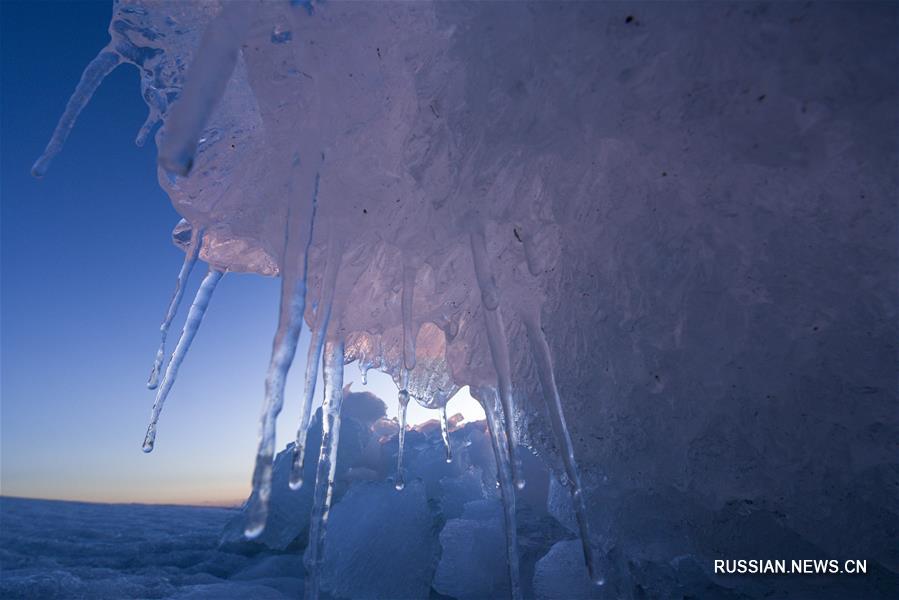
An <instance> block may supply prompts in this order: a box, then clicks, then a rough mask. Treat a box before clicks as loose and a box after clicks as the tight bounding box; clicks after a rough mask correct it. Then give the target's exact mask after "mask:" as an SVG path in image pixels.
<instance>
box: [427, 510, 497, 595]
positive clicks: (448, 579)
mask: <svg viewBox="0 0 899 600" xmlns="http://www.w3.org/2000/svg"><path fill="white" fill-rule="evenodd" d="M472 540H477V543H476V544H472ZM440 545H441V547H442V549H443V551H442V553H441V555H440V563H439V565H438V566H437V572H436V573H435V575H434V589H435V590H437V591H438V592H440V593H441V594H445V595H448V596H452V597H454V598H458V599H459V600H468V599H476V598H502V597H508V596H509V578H508V574H507V573H508V572H507V569H506V561H505V555H506V550H505V536H504V534H503V520H502V509H501V507H500V504H499V502H497V501H495V500H494V501H493V502H490V503H485V502H484V501H475V502H473V503H469V504H466V505H465V512H464V514H463V516H462V518H459V519H450V520H449V521H447V522H446V525H444V527H443V529H442V530H441V531H440Z"/></svg>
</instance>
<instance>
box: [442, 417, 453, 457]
mask: <svg viewBox="0 0 899 600" xmlns="http://www.w3.org/2000/svg"><path fill="white" fill-rule="evenodd" d="M440 435H441V436H442V437H443V445H444V446H445V447H446V462H448V463H451V462H453V447H452V445H451V444H450V437H449V423H448V422H447V419H446V404H444V405H443V408H442V409H440Z"/></svg>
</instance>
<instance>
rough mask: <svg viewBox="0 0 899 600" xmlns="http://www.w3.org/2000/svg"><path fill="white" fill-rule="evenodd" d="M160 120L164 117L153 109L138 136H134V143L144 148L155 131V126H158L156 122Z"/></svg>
mask: <svg viewBox="0 0 899 600" xmlns="http://www.w3.org/2000/svg"><path fill="white" fill-rule="evenodd" d="M160 121H162V117H160V116H159V113H158V112H156V111H155V110H152V109H151V110H150V114H148V115H147V119H146V120H145V121H144V124H143V125H141V128H140V130H139V131H138V132H137V136H135V138H134V145H135V146H137V147H138V148H143V147H144V144H146V143H147V138H148V137H149V136H150V132H151V131H153V128H154V127H156V124H157V123H159V122H160Z"/></svg>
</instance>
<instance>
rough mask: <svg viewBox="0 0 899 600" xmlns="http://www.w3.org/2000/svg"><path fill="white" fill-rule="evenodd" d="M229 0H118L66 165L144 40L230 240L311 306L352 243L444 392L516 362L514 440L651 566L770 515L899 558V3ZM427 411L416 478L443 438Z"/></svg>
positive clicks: (245, 263)
mask: <svg viewBox="0 0 899 600" xmlns="http://www.w3.org/2000/svg"><path fill="white" fill-rule="evenodd" d="M311 6H312V5H311V4H310V5H309V7H311ZM221 8H222V4H220V3H217V2H208V3H205V2H204V3H195V4H194V3H169V2H152V1H149V0H147V1H137V0H134V1H123V2H120V3H117V4H116V5H115V9H114V16H113V20H112V23H111V25H110V35H111V42H110V45H109V46H108V47H107V48H106V49H104V50H102V51H101V53H100V55H99V56H98V58H97V59H96V60H95V61H94V62H93V63H91V65H89V66H88V68H87V70H86V71H85V74H84V77H83V79H82V83H81V84H79V86H78V88H77V89H76V91H75V94H74V95H73V97H72V100H71V102H70V104H69V106H68V107H67V108H66V110H65V112H64V114H63V116H62V118H61V120H60V126H59V127H58V128H57V132H56V134H54V136H53V138H52V140H51V142H50V144H49V145H48V150H47V153H46V154H45V155H44V156H43V157H42V158H41V159H40V160H39V161H38V163H36V165H35V172H37V173H43V172H44V171H45V170H46V165H47V163H48V162H49V159H50V158H52V156H53V155H54V154H55V153H56V152H58V151H59V148H60V146H61V144H62V142H63V141H64V139H65V136H66V135H67V134H68V132H69V131H70V130H71V126H72V123H73V121H74V118H75V117H76V116H77V114H78V111H79V110H80V109H81V107H83V105H84V102H86V101H87V99H88V98H89V96H90V94H91V93H92V91H93V89H95V87H96V85H98V84H99V82H100V81H101V80H102V77H103V75H104V74H105V73H106V72H108V71H109V69H111V68H113V67H114V66H115V65H116V64H122V63H130V64H134V65H137V66H139V67H140V68H141V73H142V76H141V89H142V92H143V96H144V98H145V100H146V101H147V103H148V106H149V111H150V115H149V117H148V121H147V124H145V126H144V127H142V128H141V132H140V135H141V136H144V135H146V133H147V131H148V126H152V125H153V124H154V123H155V122H156V121H161V122H162V123H163V125H162V128H161V130H160V132H159V133H157V143H158V146H159V148H160V158H161V160H160V164H161V165H162V166H163V167H164V168H163V169H161V171H160V183H161V185H162V186H163V188H164V189H165V190H166V192H167V193H168V194H169V196H170V198H171V200H172V203H173V205H174V206H175V207H176V209H177V210H178V211H179V212H180V213H181V214H182V216H183V217H184V218H186V219H187V220H188V221H189V222H190V223H191V225H192V226H193V227H194V228H197V229H199V228H203V230H204V232H205V233H204V235H203V240H202V244H201V247H200V259H201V260H203V261H205V262H207V263H209V264H210V265H212V266H213V267H215V268H217V269H220V270H223V271H225V270H230V271H247V272H254V273H259V274H262V275H269V276H270V275H279V276H280V277H281V278H282V282H283V286H284V293H283V294H282V296H283V298H284V299H285V300H284V301H282V316H283V315H285V314H287V313H286V312H285V310H284V309H288V308H290V307H291V306H296V304H291V300H292V299H293V298H297V296H296V295H295V294H294V291H295V290H296V289H297V287H296V286H297V285H298V284H299V283H304V284H305V285H306V286H307V287H308V290H307V291H308V294H309V297H310V298H315V299H318V298H322V297H325V296H324V295H323V289H324V288H325V287H327V286H326V284H325V283H324V282H325V281H326V279H327V278H326V277H325V276H324V273H325V270H326V269H327V263H328V260H327V257H328V255H329V253H330V247H331V246H330V244H331V240H333V239H334V236H338V237H339V238H340V239H342V240H345V241H346V247H345V248H344V249H343V252H342V259H341V263H340V268H339V274H338V275H337V276H336V281H335V285H334V288H335V289H334V298H335V302H334V305H333V306H332V314H331V319H332V321H333V322H334V323H337V325H335V326H334V327H335V331H336V332H337V333H339V335H340V337H341V338H342V339H343V340H344V341H345V343H346V356H345V360H346V361H352V360H356V359H359V360H360V364H362V365H363V368H369V367H371V368H378V369H381V370H384V371H385V372H388V373H389V374H390V375H391V376H392V377H393V378H394V380H395V381H396V382H397V384H398V387H401V388H402V389H405V390H406V391H407V392H408V393H409V394H410V396H411V398H414V399H415V401H416V402H419V403H426V404H433V405H434V406H438V407H439V406H441V402H445V398H446V397H448V396H447V394H451V393H452V391H453V390H454V389H456V388H458V387H460V386H462V385H472V386H473V387H481V388H490V389H493V390H496V392H498V395H499V397H500V399H501V403H500V404H501V409H502V413H503V415H502V423H503V424H504V427H503V429H504V431H505V439H506V440H507V442H508V444H507V445H508V446H509V450H510V457H509V459H510V465H511V466H513V467H515V468H516V471H517V470H518V469H517V460H516V459H517V458H518V456H517V454H518V453H517V452H516V448H515V441H516V436H518V437H520V439H521V440H522V441H523V442H524V443H525V444H527V445H528V446H530V447H532V448H534V449H536V450H537V451H538V452H539V453H540V454H541V456H542V457H543V459H544V460H545V461H546V462H547V464H549V465H551V467H552V468H553V470H554V471H555V473H556V477H557V478H559V479H560V481H561V478H562V475H563V474H564V478H565V483H564V484H563V487H565V488H567V491H568V495H569V497H570V498H571V499H572V500H574V505H575V507H576V510H575V511H574V512H573V513H572V514H573V516H574V517H575V522H578V521H579V522H580V523H581V525H580V526H579V527H578V531H579V532H580V533H579V535H580V536H581V537H582V538H585V539H586V538H589V537H590V534H589V533H586V532H587V529H586V527H585V526H584V525H583V524H585V523H586V519H585V518H584V517H585V516H589V519H590V521H591V522H592V524H593V528H594V532H595V534H596V537H597V542H598V543H600V544H601V547H602V551H603V553H604V554H609V553H612V552H613V550H616V549H617V550H616V551H617V552H619V556H620V557H621V558H622V560H623V561H624V564H629V562H628V561H631V562H633V563H634V564H637V565H638V567H639V568H635V569H636V570H631V569H624V570H623V571H621V574H622V575H621V576H622V577H624V578H627V577H633V578H634V581H631V583H633V584H634V586H637V585H640V581H637V580H639V579H640V578H643V582H642V583H645V584H646V585H647V586H649V585H650V583H651V582H652V581H655V582H657V583H658V582H663V583H658V585H659V586H662V587H657V588H653V589H656V590H659V589H663V588H664V585H666V584H665V583H664V582H668V583H667V585H675V583H673V582H676V581H677V578H676V577H675V576H674V575H672V572H677V573H679V572H680V571H678V570H677V569H674V568H673V567H671V564H672V561H674V560H675V559H676V558H677V557H682V556H693V555H694V554H695V555H697V556H702V557H703V560H702V561H699V563H698V564H702V565H704V564H707V562H708V560H710V559H711V558H712V557H713V556H714V557H718V556H720V555H721V554H722V553H724V552H726V551H730V552H732V553H733V552H736V551H737V550H738V549H739V548H741V545H740V544H742V543H743V541H751V540H757V539H758V533H757V532H756V531H754V530H753V528H752V524H753V523H755V522H756V521H754V520H753V519H759V520H761V521H763V522H766V523H767V522H768V521H771V522H772V523H773V524H772V527H773V528H775V529H777V528H781V529H784V530H785V531H787V532H788V533H789V534H790V535H786V536H785V539H787V540H790V543H791V545H790V546H787V547H784V551H787V550H786V549H787V548H794V549H797V550H796V551H799V550H801V549H807V548H809V547H811V548H816V549H820V552H821V553H822V554H827V555H838V554H842V553H845V552H849V551H851V552H853V553H855V554H858V555H866V556H868V557H869V560H870V561H872V562H873V563H876V564H878V565H886V566H885V567H883V568H885V569H887V570H889V571H890V572H891V573H895V565H896V564H899V556H897V552H899V550H897V548H896V544H895V543H894V540H895V535H893V533H894V532H895V531H896V527H897V522H896V514H895V509H894V507H895V498H894V495H890V493H888V492H887V491H885V490H890V489H893V488H894V485H893V483H892V482H894V481H895V473H896V453H895V443H894V440H895V439H897V437H899V422H897V420H899V417H897V413H896V410H895V401H896V394H895V365H896V358H897V356H896V352H897V346H896V344H895V340H896V339H897V330H896V323H897V322H899V321H897V319H896V306H899V293H897V287H896V281H895V272H896V269H897V264H899V263H897V260H896V258H897V256H896V245H895V239H896V235H897V222H899V220H897V219H896V205H895V198H896V189H897V185H899V181H897V178H896V174H895V172H896V170H895V165H896V164H897V160H899V158H897V157H899V152H897V137H896V135H895V132H896V130H897V126H899V124H897V113H896V110H895V107H896V106H897V105H899V83H897V80H896V77H895V74H896V73H897V72H899V55H897V49H896V45H895V31H896V27H897V22H899V17H897V8H896V7H895V6H894V5H892V4H889V3H886V4H882V3H870V4H869V3H862V4H846V5H844V4H839V3H827V4H814V3H811V4H799V3H775V4H755V3H738V4H732V3H713V4H708V3H701V4H699V3H697V4H678V5H676V6H670V5H666V4H664V3H656V4H645V3H644V4H618V3H599V2H594V3H573V2H572V3H539V2H521V3H500V2H471V3H469V2H451V3H450V2H447V3H439V2H436V3H431V2H415V3H399V2H383V3H381V2H358V3H341V2H329V3H316V4H315V7H314V9H313V10H307V9H306V6H305V5H303V6H298V5H291V4H290V3H286V2H264V3H260V4H258V5H257V6H256V8H258V10H253V11H252V14H249V15H243V17H245V19H244V18H243V17H242V16H241V15H238V14H236V13H234V12H233V11H237V12H239V10H238V9H236V8H233V9H231V10H230V11H229V10H225V11H222V10H221ZM204 32H205V33H204ZM288 32H289V35H288ZM201 39H202V40H203V41H202V42H201ZM835 48H838V49H839V52H836V51H835ZM194 64H196V65H200V66H201V67H204V68H203V70H202V71H203V72H202V73H201V74H200V75H197V76H193V72H194V71H199V70H200V67H197V68H196V69H194V68H193V67H192V65H194ZM205 66H209V69H208V70H207V69H205ZM229 74H230V77H228V75H229ZM182 91H183V93H182ZM179 96H180V98H179ZM182 100H183V102H182ZM166 169H168V170H166ZM188 169H189V170H190V173H189V174H188V175H187V176H184V175H183V173H185V172H186V171H187V170H188ZM314 198H317V199H318V202H319V209H320V211H319V214H318V216H317V218H316V223H315V228H314V230H312V231H311V233H310V227H311V209H312V201H313V199H314ZM307 246H308V250H307ZM307 261H308V269H307V268H306V264H307ZM413 273H414V276H413ZM328 285H330V284H328ZM304 298H305V296H304ZM312 305H313V302H306V303H305V308H304V311H305V312H304V314H302V315H301V316H300V318H299V319H287V320H285V319H282V323H283V324H284V326H283V327H281V328H279V334H278V340H279V341H280V340H282V339H283V338H284V334H285V333H287V332H288V330H289V331H290V333H291V335H292V333H293V332H295V331H296V330H297V329H298V327H300V326H301V325H302V321H305V322H306V323H308V324H313V325H314V324H315V323H316V322H317V321H318V320H319V319H318V317H319V315H318V314H316V312H317V311H316V310H314V309H313V307H312ZM287 312H289V310H288V311H287ZM286 321H290V322H289V323H286ZM288 325H289V326H288ZM291 335H288V336H287V338H288V339H289V338H290V337H291ZM503 338H505V339H503ZM541 338H544V339H541ZM544 343H545V344H544ZM275 346H276V348H282V346H281V344H280V343H276V344H275ZM413 346H414V355H413ZM275 354H277V352H276V353H275ZM413 362H414V365H415V368H413V369H412V370H411V371H407V368H408V367H411V366H412V363H413ZM286 363H289V360H288V361H286ZM286 363H285V361H280V362H279V363H278V365H277V366H278V369H275V371H273V372H274V373H275V374H279V373H281V374H283V373H282V371H283V370H284V367H285V366H289V365H286ZM404 378H406V379H407V381H404ZM275 387H276V388H277V386H275ZM275 391H277V390H275ZM276 396H278V394H274V396H273V395H272V394H269V395H268V398H269V400H268V401H267V403H266V408H267V411H266V415H267V417H266V419H267V420H266V423H267V426H266V427H264V428H263V429H264V431H263V433H264V435H263V436H262V437H263V441H264V442H265V443H264V444H263V445H262V446H261V448H262V450H263V452H261V453H260V455H261V456H262V460H261V461H260V465H262V466H261V470H260V471H259V472H260V473H261V474H263V475H265V474H266V469H267V468H268V464H269V462H270V461H271V458H272V454H273V453H274V449H275V446H274V445H272V444H271V440H270V439H269V438H268V436H267V435H265V433H266V432H267V431H270V430H271V427H270V426H268V425H270V422H271V418H272V417H273V416H274V415H275V413H277V410H273V409H277V407H278V401H279V400H278V399H277V398H276ZM272 400H278V401H275V402H272ZM559 408H561V410H559ZM560 425H561V426H560ZM450 437H451V438H452V437H453V436H452V435H451V436H450ZM392 439H395V438H392ZM424 439H428V438H427V436H425V435H424V434H421V433H420V432H415V433H412V432H411V431H410V432H408V435H407V436H406V440H405V442H406V448H405V449H406V457H405V459H406V460H405V464H406V467H407V473H406V481H410V482H411V481H413V479H414V477H416V476H415V475H414V472H415V469H416V467H415V466H414V465H415V463H416V461H418V460H421V461H422V463H423V464H428V465H429V468H435V469H436V468H437V466H436V465H437V462H439V461H434V462H430V460H429V459H424V458H422V459H419V458H417V456H418V453H417V452H416V451H414V450H412V448H414V447H416V445H417V444H419V443H424V442H423V440H424ZM473 439H474V436H470V438H469V440H467V441H472V440H473ZM310 443H311V442H310ZM435 443H436V444H439V443H440V440H439V436H437V437H436V439H435ZM474 443H475V442H473V441H472V444H473V446H472V448H474ZM394 444H396V442H394V441H391V442H390V443H389V444H387V443H385V444H384V445H383V446H382V448H385V449H386V448H388V446H389V447H390V448H391V449H392V448H394V447H395V445H394ZM308 445H309V444H308V443H307V446H308ZM438 448H439V446H438ZM459 448H460V447H459V446H454V449H456V451H457V452H456V453H457V459H456V462H459V463H462V464H464V462H465V461H464V460H462V459H460V458H458V456H459V455H460V454H461V451H460V450H459ZM481 449H483V448H481ZM489 452H490V451H489V450H488V454H489ZM338 454H339V458H338V471H339V470H340V468H341V467H340V463H341V461H342V460H343V459H342V458H341V456H342V454H341V453H338ZM426 455H427V453H424V454H422V455H421V456H426ZM427 456H429V455H427ZM436 456H437V457H438V458H439V459H440V461H442V459H443V457H442V456H440V455H439V454H438V455H436ZM575 456H576V457H577V463H578V464H577V466H578V468H579V469H581V470H583V471H584V472H585V473H586V474H588V475H589V477H586V476H584V474H583V473H581V472H580V471H578V470H575V461H574V457H575ZM390 458H391V459H393V460H395V454H392V455H391V456H390ZM308 462H309V461H308V460H307V463H308ZM388 462H392V461H388ZM498 462H500V463H501V462H502V461H498ZM454 465H455V463H454ZM443 468H450V467H447V466H446V464H445V463H444V466H443ZM451 468H460V469H461V468H463V467H462V466H461V464H460V466H458V467H455V466H453V467H451ZM436 472H437V473H439V474H440V475H439V477H438V478H437V479H436V480H435V479H429V477H428V476H427V475H421V477H422V480H423V481H424V483H425V486H426V489H427V490H428V493H429V494H430V493H431V490H432V489H437V488H439V481H440V480H441V479H442V478H443V477H445V476H446V475H447V472H443V471H440V470H439V469H438V470H437V471H436ZM460 472H461V471H460ZM495 472H496V471H495V465H494V466H493V467H492V468H491V469H487V468H484V469H482V473H483V474H484V477H485V479H490V478H492V477H493V476H494V473H495ZM385 476H386V475H385ZM262 479H265V478H262ZM286 479H287V476H286V475H285V485H286ZM338 479H340V474H339V473H338ZM277 485H281V484H277ZM305 487H307V486H305V485H304V486H303V488H305ZM528 487H530V486H528ZM263 488H264V486H263V487H261V488H260V489H263ZM527 489H528V488H525V490H522V492H521V493H522V494H526V493H527ZM277 493H278V492H277V490H275V489H274V488H273V491H272V495H273V497H275V495H276V494H277ZM733 506H739V507H741V509H740V511H734V510H731V508H730V507H733ZM743 513H746V514H743ZM753 515H755V516H753ZM858 515H864V516H863V517H861V518H859V517H858ZM718 518H722V519H726V520H727V523H728V524H729V525H733V527H734V528H735V529H734V531H733V534H734V535H733V536H732V537H731V538H723V539H719V538H715V537H714V536H713V535H711V534H709V533H708V531H709V530H713V529H714V526H713V525H714V523H715V522H716V519H718ZM650 523H651V524H652V525H649V524H650ZM683 523H690V524H691V526H690V527H689V528H686V527H685V526H683V525H682V524H683ZM775 526H776V527H775ZM778 530H779V529H778ZM710 539H712V540H714V543H713V542H712V541H710ZM587 550H588V553H589V548H587ZM609 564H618V563H615V562H614V561H612V563H609ZM610 568H612V567H610ZM615 568H616V569H617V567H615ZM653 573H664V574H665V575H664V576H659V577H658V578H655V579H653V577H655V576H654V575H653ZM691 573H692V571H691ZM690 576H691V577H692V575H690ZM719 583H720V582H718V583H716V585H718V584H719ZM654 585H655V584H654ZM759 585H761V584H759ZM762 587H764V586H762ZM647 589H648V588H647ZM747 589H749V587H748V586H747ZM759 589H761V588H758V587H753V588H752V590H750V592H751V593H752V594H758V595H764V593H765V592H764V591H758V590H759ZM772 589H774V587H772V586H769V588H768V591H771V590H772ZM779 589H780V588H777V589H774V592H775V594H776V593H777V592H778V590H779ZM863 595H871V594H863Z"/></svg>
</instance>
